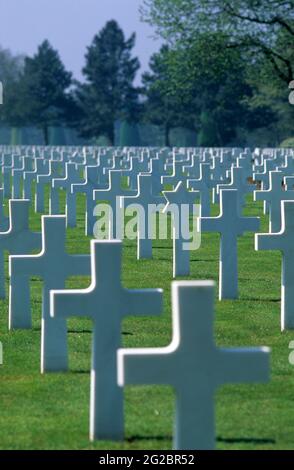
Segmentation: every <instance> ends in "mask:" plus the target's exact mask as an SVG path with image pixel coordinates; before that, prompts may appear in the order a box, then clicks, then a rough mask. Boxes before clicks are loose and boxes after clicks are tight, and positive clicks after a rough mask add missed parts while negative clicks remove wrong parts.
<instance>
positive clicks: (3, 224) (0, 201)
mask: <svg viewBox="0 0 294 470" xmlns="http://www.w3.org/2000/svg"><path fill="white" fill-rule="evenodd" d="M8 228H9V218H8V217H6V215H5V212H4V190H3V189H2V188H0V232H6V231H7V230H8Z"/></svg>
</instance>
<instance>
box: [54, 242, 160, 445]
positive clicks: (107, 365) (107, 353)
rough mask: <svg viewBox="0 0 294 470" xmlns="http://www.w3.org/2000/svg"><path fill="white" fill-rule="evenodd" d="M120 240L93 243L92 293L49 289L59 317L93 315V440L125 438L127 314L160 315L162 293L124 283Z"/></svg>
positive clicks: (91, 409) (90, 287) (91, 408)
mask: <svg viewBox="0 0 294 470" xmlns="http://www.w3.org/2000/svg"><path fill="white" fill-rule="evenodd" d="M121 267H122V242H121V241H119V240H110V241H97V240H92V241H91V270H92V282H91V285H90V286H89V288H88V289H84V290H72V291H70V290H65V291H51V294H50V295H51V314H52V315H53V316H54V317H56V318H62V319H64V318H68V317H72V316H82V317H91V318H92V319H93V323H94V329H93V345H92V367H91V403H90V439H91V440H95V439H103V440H107V439H110V440H122V439H123V436H124V417H123V393H122V390H121V389H120V387H119V386H118V385H117V358H116V353H117V350H118V348H119V347H120V346H121V325H122V321H123V319H124V318H125V317H126V316H127V315H142V316H143V315H145V316H146V315H159V314H160V313H161V310H162V291H161V290H160V289H143V290H142V289H141V290H130V289H126V288H124V287H122V285H121V280H120V276H121Z"/></svg>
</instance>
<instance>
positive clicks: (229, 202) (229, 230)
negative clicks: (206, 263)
mask: <svg viewBox="0 0 294 470" xmlns="http://www.w3.org/2000/svg"><path fill="white" fill-rule="evenodd" d="M200 224H201V231H203V232H218V233H220V234H221V239H220V261H219V299H220V300H223V299H237V298H238V244H237V241H238V236H240V235H243V233H244V232H246V231H250V232H251V231H252V232H256V231H257V230H258V229H259V225H260V220H259V217H242V216H240V213H239V207H238V191H237V190H236V189H222V190H221V193H220V215H219V216H218V217H203V218H202V217H201V219H200Z"/></svg>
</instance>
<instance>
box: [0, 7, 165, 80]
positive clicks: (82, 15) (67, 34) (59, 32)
mask: <svg viewBox="0 0 294 470" xmlns="http://www.w3.org/2000/svg"><path fill="white" fill-rule="evenodd" d="M141 3H142V0H0V45H1V46H2V47H4V48H9V49H11V51H12V52H14V53H15V52H20V53H25V54H28V55H32V54H34V53H35V52H36V49H37V46H38V44H40V43H41V42H42V41H43V40H44V39H45V38H47V39H49V41H50V42H51V44H52V45H53V46H54V47H55V48H56V49H58V50H59V52H60V55H61V58H62V60H63V61H64V63H65V65H66V67H67V68H68V69H69V70H71V71H72V72H73V73H74V75H75V77H76V78H81V68H82V66H83V63H84V54H85V48H86V46H87V45H89V44H90V43H91V41H92V39H93V36H94V35H95V34H96V33H97V32H98V31H99V30H100V29H101V28H102V27H103V26H104V24H105V23H106V21H108V20H110V19H116V20H117V21H118V23H119V24H120V25H121V26H122V28H123V30H124V32H125V34H126V35H127V36H129V35H130V34H131V33H132V32H133V31H135V32H136V33H137V43H136V48H135V53H136V55H137V56H138V57H139V59H140V62H141V65H142V70H146V68H147V67H148V61H149V58H150V55H151V54H152V53H153V52H156V51H158V49H159V47H160V43H159V41H158V40H157V41H156V40H154V39H153V38H152V36H153V35H154V33H153V30H152V29H151V27H150V26H148V25H146V24H145V23H142V22H141V21H140V14H139V6H140V5H141Z"/></svg>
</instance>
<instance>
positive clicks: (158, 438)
mask: <svg viewBox="0 0 294 470" xmlns="http://www.w3.org/2000/svg"><path fill="white" fill-rule="evenodd" d="M171 439H172V436H139V435H137V434H136V435H135V436H131V437H128V438H127V439H126V441H127V442H129V443H132V442H135V441H168V440H171Z"/></svg>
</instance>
